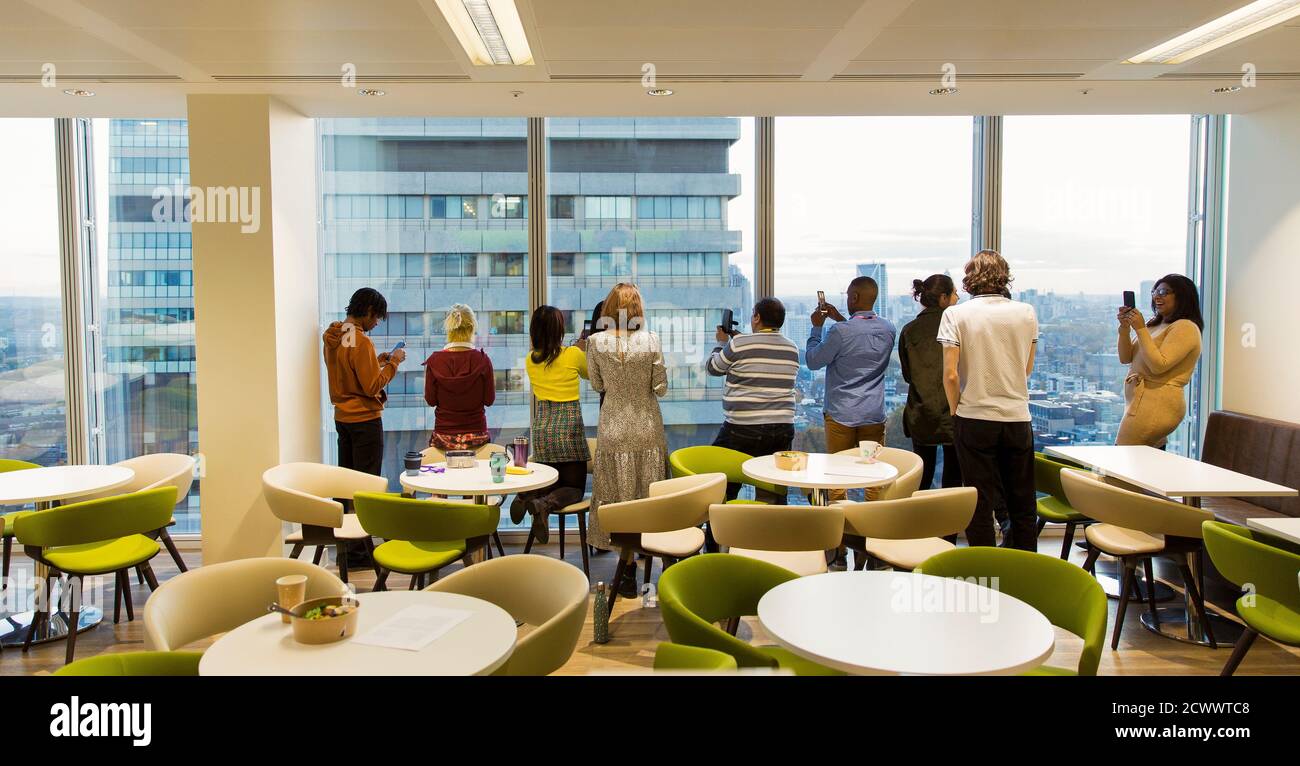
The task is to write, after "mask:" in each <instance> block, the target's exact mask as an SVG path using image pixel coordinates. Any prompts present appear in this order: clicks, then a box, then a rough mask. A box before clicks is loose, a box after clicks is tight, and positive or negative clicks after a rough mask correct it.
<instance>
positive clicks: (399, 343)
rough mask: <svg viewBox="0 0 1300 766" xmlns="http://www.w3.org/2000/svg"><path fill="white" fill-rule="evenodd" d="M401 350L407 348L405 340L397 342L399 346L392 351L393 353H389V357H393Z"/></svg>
mask: <svg viewBox="0 0 1300 766" xmlns="http://www.w3.org/2000/svg"><path fill="white" fill-rule="evenodd" d="M399 348H406V341H404V340H399V341H397V345H396V346H393V350H392V351H389V352H388V355H389V356H392V355H393V353H394V352H396V351H397V350H398V349H399Z"/></svg>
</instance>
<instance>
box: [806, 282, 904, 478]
mask: <svg viewBox="0 0 1300 766" xmlns="http://www.w3.org/2000/svg"><path fill="white" fill-rule="evenodd" d="M879 294H880V287H879V286H878V285H877V284H876V280H874V279H872V278H871V277H858V278H857V279H855V280H853V281H852V282H850V283H849V290H848V297H849V303H848V311H849V317H848V318H847V319H846V318H845V317H844V315H843V314H841V313H840V311H839V309H837V308H835V307H834V306H832V305H830V304H829V303H824V304H822V305H820V306H818V307H817V309H816V310H815V311H813V314H812V332H811V333H810V334H809V336H808V347H807V350H806V351H805V352H804V361H805V363H806V364H807V365H808V369H810V370H820V369H821V368H823V367H825V368H826V396H825V411H824V413H823V415H824V417H825V420H826V451H827V452H839V451H840V450H846V449H852V448H855V447H857V446H858V442H859V441H863V440H871V441H874V442H878V443H880V444H884V443H885V370H886V368H888V367H889V356H890V354H891V353H893V351H894V337H895V335H896V332H895V331H894V326H893V325H892V324H890V323H889V320H887V319H883V318H881V317H878V316H876V313H875V312H874V311H872V308H874V307H875V305H876V298H877V297H878V296H879ZM827 317H830V318H831V319H834V320H835V324H834V325H832V326H831V328H830V329H829V330H827V331H826V332H825V337H823V335H822V325H823V324H825V323H826V318H827ZM843 498H844V492H843V491H838V490H837V491H834V492H832V493H831V499H832V500H842V499H843Z"/></svg>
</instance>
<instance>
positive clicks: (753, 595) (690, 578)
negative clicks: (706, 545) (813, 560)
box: [659, 553, 843, 676]
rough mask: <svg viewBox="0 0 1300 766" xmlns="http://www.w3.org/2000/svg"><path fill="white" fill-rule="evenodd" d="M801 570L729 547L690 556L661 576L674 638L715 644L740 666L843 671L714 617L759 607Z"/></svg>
mask: <svg viewBox="0 0 1300 766" xmlns="http://www.w3.org/2000/svg"><path fill="white" fill-rule="evenodd" d="M798 577H799V575H797V574H795V573H794V572H791V571H790V570H788V569H784V568H782V567H779V566H777V565H775V564H769V563H767V562H766V561H759V560H758V559H752V558H749V557H747V556H733V555H731V554H729V553H706V554H704V555H702V556H694V557H692V558H689V559H685V560H683V561H681V562H678V563H677V564H674V565H673V566H671V567H669V568H668V569H665V570H664V572H663V574H662V575H660V576H659V610H660V613H661V614H662V615H663V620H664V627H666V628H667V629H668V635H669V636H670V637H671V638H672V640H673V643H676V644H685V645H686V646H696V647H700V648H703V649H713V650H716V651H719V652H723V653H725V654H729V655H731V656H732V657H734V658H735V660H736V664H737V665H739V666H740V667H760V668H761V667H769V668H771V667H780V668H787V669H790V670H793V671H794V672H795V674H796V675H801V676H803V675H843V673H841V672H839V671H837V670H832V669H830V668H827V667H823V666H821V665H818V664H816V663H814V662H809V661H808V660H805V659H803V658H802V657H799V656H798V655H795V654H794V653H792V652H789V651H787V650H785V649H782V648H780V647H776V646H753V645H752V644H750V643H748V642H746V641H742V640H740V639H739V638H736V636H734V635H733V634H731V633H729V632H727V631H725V630H723V629H721V628H719V627H718V626H717V625H715V624H714V623H716V622H722V621H726V622H728V623H729V624H731V625H735V624H736V623H737V622H738V621H739V618H741V617H745V616H748V615H753V614H756V613H757V612H758V602H759V599H761V598H762V597H763V594H765V593H767V592H768V591H769V590H771V589H772V588H775V587H776V586H778V585H780V584H781V583H784V582H789V581H790V580H795V579H798Z"/></svg>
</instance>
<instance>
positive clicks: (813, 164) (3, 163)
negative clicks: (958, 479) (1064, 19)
mask: <svg viewBox="0 0 1300 766" xmlns="http://www.w3.org/2000/svg"><path fill="white" fill-rule="evenodd" d="M106 124H107V121H106V120H96V121H95V138H96V144H97V146H101V147H105V150H104V151H100V152H98V153H97V156H96V159H97V163H96V164H97V174H98V175H99V177H100V178H106V176H105V175H104V173H105V171H106V168H105V167H104V166H103V165H104V160H105V159H106V157H107V151H106V147H107V141H106V139H107V136H106V130H105V126H106ZM741 127H742V135H741V138H740V140H739V141H737V142H736V143H735V144H733V146H732V149H731V169H732V172H734V173H737V174H739V175H740V177H741V194H740V196H739V197H737V198H736V199H734V200H733V201H732V202H731V203H730V204H729V206H728V224H729V227H730V228H732V229H738V230H740V231H741V233H742V242H743V250H742V251H741V252H740V253H737V254H734V255H733V256H732V263H733V264H736V265H738V266H740V267H741V268H742V270H743V271H744V272H745V273H746V274H747V275H748V276H749V277H750V278H751V280H752V278H753V244H754V236H753V235H754V232H753V204H754V203H753V200H754V137H753V121H752V120H750V119H744V120H742V121H741ZM971 135H972V120H971V118H969V117H779V118H777V120H776V163H775V179H776V242H775V246H776V282H777V292H778V294H779V295H789V296H808V297H811V296H812V295H813V294H814V293H815V292H816V290H818V289H823V290H826V291H827V293H831V294H835V293H839V292H840V291H842V290H843V289H844V286H845V285H846V284H847V283H848V281H849V280H850V279H852V278H853V276H855V275H856V266H857V264H858V263H865V262H869V261H880V260H883V261H884V262H886V263H887V264H889V274H890V292H891V294H902V293H904V292H905V291H906V290H907V289H908V286H909V285H910V283H911V280H912V279H913V278H923V277H925V276H928V275H929V274H932V273H936V272H942V271H945V270H947V271H950V272H951V273H953V274H960V272H961V266H962V264H963V263H964V262H965V260H966V258H967V256H968V255H969V241H970V199H971ZM1189 140H1190V124H1189V118H1188V117H1187V116H1185V115H1181V116H1180V115H1173V116H1170V115H1156V116H1100V117H1098V116H1067V117H1057V116H1052V117H1007V118H1005V121H1004V129H1003V163H1004V165H1003V202H1002V207H1003V234H1002V238H1003V242H1002V252H1003V255H1005V256H1006V258H1007V259H1008V261H1010V263H1011V266H1012V269H1013V273H1014V274H1015V275H1016V281H1015V283H1014V289H1016V290H1023V289H1030V288H1036V289H1038V290H1042V291H1048V290H1054V291H1056V292H1061V293H1076V292H1085V293H1110V292H1116V291H1118V290H1123V289H1133V287H1134V286H1135V285H1137V284H1138V283H1140V282H1141V281H1142V280H1145V279H1155V278H1156V277H1158V276H1160V275H1163V274H1165V273H1168V272H1171V271H1182V270H1183V269H1184V263H1185V254H1186V250H1185V246H1186V233H1187V183H1188V152H1189ZM53 157H54V128H53V121H52V120H19V119H5V120H0V178H3V179H5V181H6V183H2V184H0V225H2V226H3V232H4V236H3V237H0V260H3V262H4V263H5V264H6V268H5V270H4V276H3V277H2V278H0V295H54V294H56V293H57V288H58V239H57V212H58V211H57V198H56V196H55V187H54V162H53ZM97 186H99V187H100V188H99V192H100V194H101V201H100V204H101V206H102V205H103V204H104V203H105V200H104V197H103V195H104V194H106V187H107V184H106V183H102V182H101V183H100V184H98V185H97ZM102 244H103V243H101V245H102ZM20 263H21V264H22V265H21V266H19V267H17V268H13V267H12V265H13V264H20Z"/></svg>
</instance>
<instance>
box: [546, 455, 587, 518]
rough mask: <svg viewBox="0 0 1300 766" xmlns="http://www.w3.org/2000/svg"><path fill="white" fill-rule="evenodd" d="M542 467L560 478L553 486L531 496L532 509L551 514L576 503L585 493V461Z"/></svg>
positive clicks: (550, 464) (551, 464)
mask: <svg viewBox="0 0 1300 766" xmlns="http://www.w3.org/2000/svg"><path fill="white" fill-rule="evenodd" d="M543 465H549V466H550V467H552V468H554V469H555V470H556V471H557V472H558V473H559V474H560V476H559V478H558V479H556V480H555V483H554V484H552V485H551V486H549V487H547V488H546V489H543V490H538V491H537V492H536V493H535V494H534V495H533V497H534V498H536V499H535V501H534V506H533V507H534V508H536V509H537V510H538V511H541V512H543V513H551V512H553V511H556V510H559V509H560V508H563V507H564V506H566V505H572V504H573V503H576V502H578V501H579V500H581V499H582V496H583V495H585V494H586V493H587V461H585V460H573V461H570V462H567V463H543Z"/></svg>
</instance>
